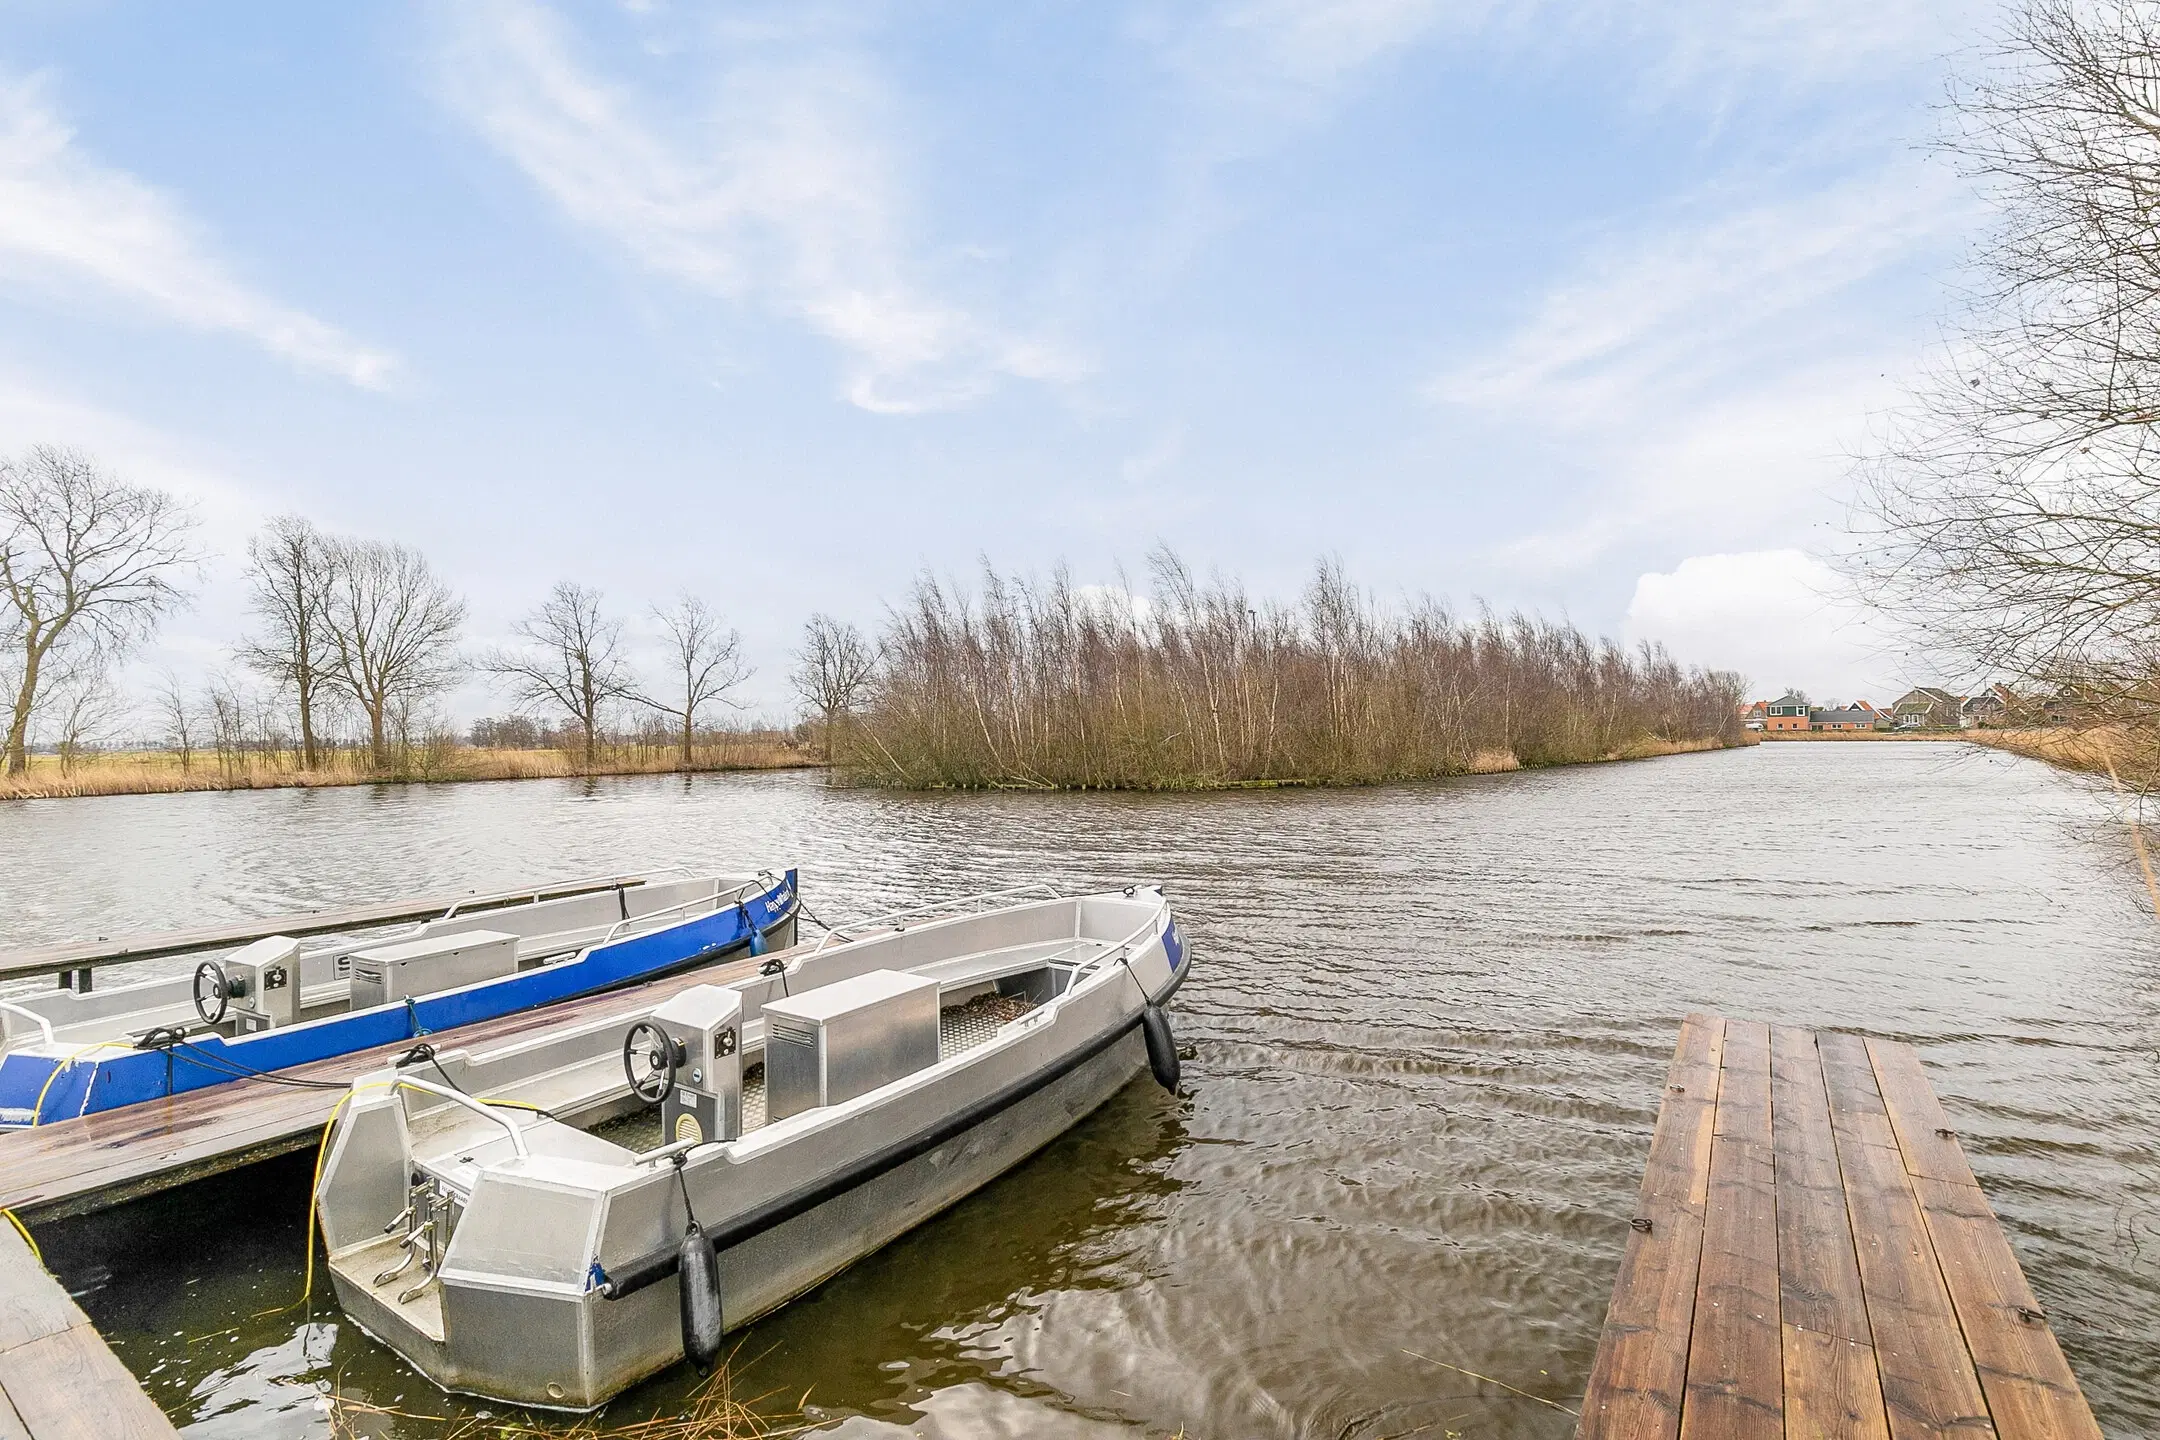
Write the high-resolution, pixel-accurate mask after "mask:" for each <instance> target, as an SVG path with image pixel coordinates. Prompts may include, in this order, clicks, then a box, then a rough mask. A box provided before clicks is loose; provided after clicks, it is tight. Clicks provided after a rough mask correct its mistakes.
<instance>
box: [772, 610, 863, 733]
mask: <svg viewBox="0 0 2160 1440" xmlns="http://www.w3.org/2000/svg"><path fill="white" fill-rule="evenodd" d="M876 668H877V654H876V652H875V651H873V650H872V649H871V648H870V642H869V641H867V640H865V639H864V638H863V634H862V632H861V631H860V630H857V629H856V628H855V627H854V626H853V625H850V624H848V623H847V622H845V621H843V620H835V619H833V617H832V616H830V615H823V614H819V615H813V616H811V617H810V623H809V624H808V625H806V626H804V627H803V643H802V648H801V649H800V650H798V651H796V652H795V671H794V673H793V675H791V676H790V677H789V678H790V679H791V680H792V681H793V682H794V685H795V693H796V695H797V696H798V697H800V698H801V700H802V702H803V704H804V705H806V706H807V707H809V708H810V709H812V710H815V711H816V712H817V714H818V717H819V720H820V721H821V723H822V725H823V727H824V732H825V761H826V763H827V764H831V763H832V759H833V743H834V739H835V735H836V732H837V731H838V729H839V726H840V722H841V720H842V719H843V718H844V717H846V716H848V715H851V714H853V713H854V712H855V710H856V709H857V708H858V707H860V706H861V704H862V702H863V699H864V697H865V696H866V695H868V694H869V691H870V680H871V677H872V675H873V674H874V672H875V670H876Z"/></svg>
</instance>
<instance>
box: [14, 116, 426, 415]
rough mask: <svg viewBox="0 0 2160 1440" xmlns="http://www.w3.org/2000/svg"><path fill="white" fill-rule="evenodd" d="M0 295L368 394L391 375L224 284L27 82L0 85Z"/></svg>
mask: <svg viewBox="0 0 2160 1440" xmlns="http://www.w3.org/2000/svg"><path fill="white" fill-rule="evenodd" d="M0 283H10V284H13V285H15V286H17V287H18V288H35V289H38V290H41V291H46V292H56V293H62V294H67V293H72V292H74V291H78V290H81V289H85V288H87V289H90V290H93V291H101V292H103V293H104V294H106V295H107V296H110V297H112V298H115V299H118V300H120V301H122V302H125V303H127V304H130V305H134V306H141V307H147V308H148V309H149V310H150V311H152V312H154V313H155V314H157V315H160V316H162V317H163V318H165V319H167V320H172V321H177V322H179V323H180V324H183V325H188V326H192V327H194V328H197V329H202V330H223V331H230V332H232V333H234V334H238V335H244V336H246V337H247V338H249V339H250V340H253V341H254V342H255V343H256V344H258V345H261V346H262V347H263V348H264V349H266V350H268V351H270V352H271V353H272V354H274V355H278V356H280V357H282V358H284V359H286V360H289V361H291V362H293V363H294V364H296V365H299V366H301V367H303V368H305V369H309V370H320V371H324V372H326V373H329V374H332V375H336V376H338V377H340V378H342V379H345V380H348V381H350V382H352V383H353V384H355V385H361V386H366V387H368V388H371V389H379V388H381V387H382V386H383V385H384V384H385V383H386V382H387V381H388V379H389V377H390V375H391V372H392V371H393V369H394V368H395V361H394V360H393V359H392V357H391V356H389V355H388V354H386V353H384V352H383V351H380V350H375V349H371V348H369V347H367V346H364V345H361V344H359V343H358V342H356V341H354V340H353V339H352V338H351V337H349V336H347V335H345V334H344V333H343V332H341V331H339V330H338V329H336V328H335V327H334V326H331V325H328V324H325V323H324V322H323V321H321V320H318V319H316V318H315V317H314V316H312V315H309V314H306V313H305V312H303V311H299V310H294V309H291V308H289V307H287V306H284V305H281V304H279V303H277V302H276V301H274V300H272V299H270V298H268V297H267V296H264V295H261V294H259V293H257V292H256V291H254V290H252V289H250V288H248V287H247V286H246V285H244V284H242V283H241V282H240V281H239V280H237V279H235V278H234V277H233V276H232V275H230V274H229V273H227V271H226V270H225V268H224V267H223V266H222V265H221V264H220V263H219V262H218V261H217V260H216V259H215V258H213V257H212V256H211V255H210V254H209V253H207V251H206V250H205V248H204V245H203V242H202V239H201V237H200V236H199V235H198V234H197V232H196V228H195V227H194V226H193V225H192V224H190V223H189V221H188V219H187V217H186V216H185V215H184V214H183V213H182V212H181V211H180V209H179V208H178V207H177V206H176V205H175V204H174V203H173V202H172V201H171V200H169V199H168V198H167V197H166V196H165V195H163V194H161V193H160V192H158V191H157V190H154V189H152V188H151V187H149V186H147V185H145V184H143V183H142V182H141V181H140V180H137V179H136V178H135V177H134V176H132V175H129V174H127V173H125V172H123V171H119V170H114V169H111V168H108V167H106V166H103V165H100V164H99V163H98V162H97V161H96V160H94V159H92V158H91V157H90V156H88V155H87V154H85V153H84V152H83V150H82V148H81V147H80V146H79V145H78V144H77V143H76V141H75V136H74V134H73V132H72V131H70V130H69V129H68V127H67V126H66V125H65V124H64V123H62V122H61V120H60V119H59V118H58V117H57V116H56V115H55V114H54V112H53V110H52V108H51V106H50V105H48V104H47V103H46V98H45V95H44V93H43V86H42V85H40V84H39V83H38V82H37V81H36V80H27V81H14V82H9V81H5V80H0Z"/></svg>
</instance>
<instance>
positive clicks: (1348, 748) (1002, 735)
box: [835, 551, 1745, 790]
mask: <svg viewBox="0 0 2160 1440" xmlns="http://www.w3.org/2000/svg"><path fill="white" fill-rule="evenodd" d="M1152 569H1153V575H1154V584H1153V587H1152V590H1151V592H1150V593H1148V594H1145V595H1142V594H1139V593H1136V592H1134V591H1133V590H1132V589H1130V588H1129V587H1124V586H1119V587H1115V588H1111V589H1095V588H1089V589H1083V588H1081V587H1077V586H1075V585H1073V584H1072V583H1071V581H1070V579H1069V577H1068V576H1067V575H1065V574H1064V573H1063V572H1059V573H1058V574H1056V575H1055V576H1053V577H1052V578H1051V579H1050V580H1049V581H1048V582H1047V583H1036V582H1033V581H1030V580H1027V579H1023V578H1018V577H1010V576H1004V575H1001V574H999V573H998V572H996V571H995V570H992V569H988V568H987V567H986V570H985V574H984V579H983V584H982V588H981V592H980V593H979V594H976V595H970V594H967V593H964V592H962V591H959V590H956V589H955V588H953V587H951V586H948V585H946V584H943V583H941V582H939V581H938V580H937V579H936V578H935V577H932V576H925V577H924V578H923V579H922V580H920V581H919V582H918V583H917V584H916V586H915V589H914V591H913V593H912V594H911V595H910V597H909V598H908V600H907V602H906V604H905V605H904V606H902V607H900V608H897V609H895V610H894V611H893V612H892V614H891V616H890V619H889V622H888V624H887V626H886V628H885V633H884V635H883V636H882V639H881V647H880V664H879V667H878V670H877V673H876V675H875V676H874V678H873V680H872V682H871V690H870V694H869V697H868V699H867V702H866V703H865V705H864V706H863V707H862V709H861V711H860V712H859V713H858V714H857V715H856V716H855V717H853V719H852V722H851V723H849V724H848V725H847V726H846V727H845V729H844V733H843V734H842V735H840V736H838V737H836V738H837V742H838V743H837V744H836V751H835V758H836V763H837V764H838V765H839V766H840V769H841V774H842V776H843V777H844V778H846V779H848V780H851V781H854V782H856V783H863V784H872V785H891V786H902V787H910V788H940V787H955V788H1008V787H1019V788H1034V789H1066V788H1080V789H1137V790H1184V789H1207V788H1220V787H1232V786H1249V785H1278V784H1326V785H1346V784H1363V783H1373V782H1379V781H1386V780H1399V779H1415V778H1423V777H1430V776H1441V775H1459V774H1466V773H1473V772H1491V771H1500V770H1511V769H1515V768H1518V767H1529V766H1541V765H1561V764H1572V763H1577V762H1583V761H1595V760H1614V759H1626V758H1634V757H1640V756H1648V755H1656V754H1670V753H1674V752H1676V751H1681V750H1694V749H1708V748H1715V747H1718V746H1722V745H1734V744H1742V743H1745V735H1744V732H1743V731H1742V729H1741V726H1740V723H1739V719H1738V715H1737V706H1738V704H1739V701H1740V698H1741V692H1742V688H1743V686H1742V681H1741V678H1740V677H1739V676H1737V675H1733V674H1730V673H1727V672H1721V671H1709V672H1705V671H1701V670H1687V669H1683V668H1682V667H1681V666H1680V665H1678V664H1676V663H1675V662H1674V661H1673V660H1672V659H1671V658H1670V657H1669V656H1668V655H1666V654H1665V653H1664V652H1663V651H1662V650H1661V649H1657V648H1654V647H1640V648H1637V649H1634V650H1623V649H1621V648H1619V647H1618V646H1615V645H1613V644H1611V643H1609V642H1599V641H1593V640H1591V639H1590V638H1589V637H1588V636H1586V635H1584V634H1583V633H1582V632H1581V631H1579V630H1577V629H1575V628H1574V627H1572V626H1569V625H1564V624H1556V623H1553V622H1551V621H1546V620H1541V619H1536V618H1533V617H1530V616H1525V615H1520V614H1518V615H1513V616H1508V617H1500V616H1496V615H1493V614H1490V613H1484V614H1480V615H1479V616H1478V617H1476V618H1475V619H1471V620H1463V619H1459V618H1458V617H1456V616H1455V615H1453V614H1452V613H1450V612H1449V611H1448V610H1447V609H1446V608H1445V607H1444V606H1442V605H1440V604H1438V603H1436V602H1434V601H1431V600H1420V601H1417V602H1415V603H1412V604H1410V605H1408V606H1407V607H1405V608H1402V609H1394V610H1391V609H1383V608H1382V607H1380V606H1379V605H1377V604H1376V603H1374V602H1373V601H1372V600H1371V599H1370V598H1369V597H1368V596H1366V595H1365V594H1364V593H1363V592H1361V591H1359V590H1358V589H1356V588H1355V587H1354V586H1352V585H1351V584H1350V582H1349V581H1348V580H1347V578H1346V577H1345V576H1344V574H1343V572H1342V570H1341V569H1340V567H1339V566H1337V565H1334V564H1332V563H1324V564H1322V565H1321V566H1320V567H1319V569H1318V571H1317V573H1316V574H1315V576H1314V578H1313V581H1312V583H1311V585H1310V586H1308V587H1307V589H1306V591H1305V593H1304V594H1303V596H1302V597H1300V599H1299V600H1298V601H1297V602H1296V603H1295V604H1290V605H1281V604H1276V603H1272V602H1264V601H1262V602H1256V601H1254V600H1253V599H1252V598H1251V597H1250V596H1249V595H1248V594H1247V593H1246V591H1245V589H1244V587H1243V586H1242V585H1241V584H1240V583H1238V582H1237V581H1235V580H1227V579H1221V578H1217V579H1213V580H1209V581H1207V582H1205V583H1203V582H1201V581H1200V580H1199V579H1197V578H1196V577H1195V576H1194V574H1193V573H1192V572H1191V571H1190V570H1189V569H1188V568H1187V567H1186V566H1185V565H1184V564H1183V563H1182V562H1181V561H1179V560H1178V559H1177V557H1176V556H1174V555H1172V554H1170V553H1168V552H1166V551H1163V552H1158V553H1157V554H1156V555H1155V557H1154V558H1153V560H1152Z"/></svg>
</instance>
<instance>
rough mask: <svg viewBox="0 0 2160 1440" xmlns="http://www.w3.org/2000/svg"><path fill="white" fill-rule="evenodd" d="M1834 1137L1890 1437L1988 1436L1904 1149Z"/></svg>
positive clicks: (1851, 1135)
mask: <svg viewBox="0 0 2160 1440" xmlns="http://www.w3.org/2000/svg"><path fill="white" fill-rule="evenodd" d="M1829 1038H1830V1037H1828V1036H1824V1037H1823V1039H1825V1040H1828V1039H1829ZM1861 1053H1862V1054H1863V1055H1864V1054H1865V1053H1866V1052H1865V1051H1864V1050H1863V1051H1862V1052H1861ZM1825 1073H1826V1078H1827V1079H1828V1080H1829V1083H1830V1085H1831V1087H1832V1090H1831V1104H1832V1113H1833V1115H1835V1113H1836V1104H1837V1091H1836V1088H1835V1087H1836V1086H1837V1085H1838V1084H1839V1083H1840V1081H1839V1079H1838V1078H1837V1077H1836V1076H1834V1075H1832V1074H1830V1073H1829V1070H1828V1066H1827V1065H1826V1066H1825ZM1872 1086H1873V1081H1872V1080H1870V1081H1869V1087H1870V1088H1871V1089H1872ZM1884 1128H1885V1129H1887V1128H1888V1124H1887V1121H1886V1122H1885V1126H1884ZM1837 1142H1838V1145H1837V1148H1838V1164H1839V1167H1840V1168H1841V1169H1842V1170H1843V1172H1844V1176H1845V1203H1846V1207H1847V1209H1848V1211H1849V1212H1850V1213H1851V1216H1852V1227H1853V1235H1854V1238H1855V1241H1856V1246H1855V1249H1856V1251H1857V1254H1858V1256H1859V1261H1860V1288H1861V1293H1862V1294H1863V1295H1864V1296H1865V1297H1866V1300H1867V1313H1868V1327H1869V1329H1870V1330H1871V1331H1872V1332H1873V1334H1874V1337H1875V1364H1876V1368H1877V1370H1878V1371H1879V1372H1880V1374H1881V1376H1882V1395H1883V1408H1884V1412H1885V1414H1886V1416H1887V1417H1888V1419H1889V1422H1890V1434H1891V1436H1892V1437H1893V1440H1919V1437H1934V1436H1953V1435H1954V1436H1963V1437H1980V1436H1991V1435H1994V1434H1995V1429H1994V1426H1993V1425H1992V1424H1991V1423H1990V1422H1989V1419H1988V1408H1987V1398H1986V1396H1985V1395H1984V1394H1983V1393H1982V1391H1981V1388H1980V1380H1979V1376H1978V1375H1976V1374H1975V1373H1974V1371H1973V1363H1972V1357H1971V1355H1970V1354H1968V1353H1967V1351H1966V1348H1965V1341H1964V1335H1963V1333H1962V1331H1961V1330H1960V1329H1959V1327H1958V1321H1957V1313H1956V1311H1955V1310H1954V1309H1953V1308H1952V1306H1951V1304H1950V1294H1949V1291H1948V1290H1947V1289H1946V1288H1945V1286H1944V1284H1943V1275H1942V1269H1941V1267H1940V1266H1939V1265H1938V1264H1937V1263H1936V1260H1935V1250H1934V1246H1933V1243H1932V1242H1931V1240H1930V1238H1929V1235H1928V1230H1927V1224H1926V1221H1925V1220H1924V1219H1923V1218H1922V1216H1921V1214H1920V1201H1919V1199H1918V1197H1917V1196H1916V1195H1915V1194H1914V1192H1913V1188H1912V1181H1911V1177H1909V1176H1908V1175H1907V1174H1906V1173H1905V1164H1904V1159H1903V1157H1902V1155H1901V1154H1900V1153H1899V1152H1898V1150H1897V1149H1896V1148H1895V1147H1894V1146H1893V1147H1890V1148H1887V1149H1886V1148H1884V1147H1883V1146H1880V1145H1872V1144H1867V1143H1864V1142H1862V1141H1861V1140H1860V1139H1859V1138H1858V1137H1857V1135H1856V1133H1855V1132H1853V1131H1840V1132H1839V1133H1838V1137H1837Z"/></svg>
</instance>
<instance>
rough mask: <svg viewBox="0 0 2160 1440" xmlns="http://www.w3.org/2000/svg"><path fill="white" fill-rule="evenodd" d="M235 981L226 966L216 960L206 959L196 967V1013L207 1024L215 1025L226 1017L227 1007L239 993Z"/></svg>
mask: <svg viewBox="0 0 2160 1440" xmlns="http://www.w3.org/2000/svg"><path fill="white" fill-rule="evenodd" d="M238 993H239V991H238V990H237V989H236V988H235V986H234V982H233V980H232V978H231V977H230V976H228V975H227V974H226V973H225V967H224V966H223V965H220V964H218V962H217V961H215V960H205V961H203V962H202V964H200V965H197V966H196V967H195V1013H196V1014H197V1015H200V1016H202V1022H203V1024H205V1025H215V1024H217V1023H218V1021H220V1020H223V1019H224V1018H225V1007H226V1004H227V1002H228V1001H230V1000H231V999H232V997H233V996H234V995H236V994H238Z"/></svg>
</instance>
